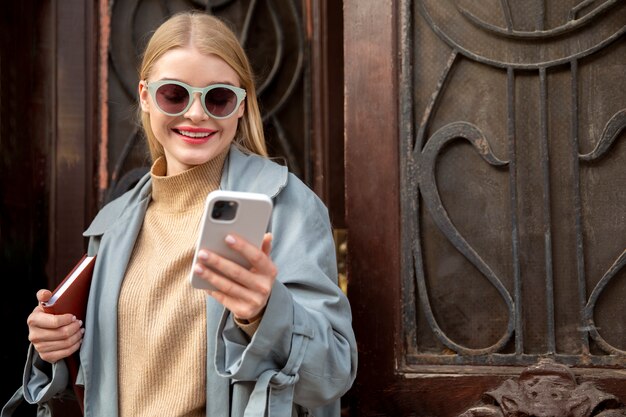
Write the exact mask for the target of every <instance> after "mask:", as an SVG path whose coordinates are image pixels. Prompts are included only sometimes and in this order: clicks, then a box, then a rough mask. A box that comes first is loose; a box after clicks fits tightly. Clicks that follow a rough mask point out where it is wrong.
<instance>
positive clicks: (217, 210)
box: [189, 190, 272, 290]
mask: <svg viewBox="0 0 626 417" xmlns="http://www.w3.org/2000/svg"><path fill="white" fill-rule="evenodd" d="M271 213H272V200H271V199H270V198H269V197H268V196H266V195H265V194H258V193H249V192H240V191H222V190H217V191H213V192H211V193H210V194H209V195H208V196H207V200H206V204H205V209H204V214H203V215H202V220H201V222H200V235H199V237H198V243H197V245H196V251H195V254H194V257H193V263H192V267H191V274H190V278H189V279H190V282H191V285H192V286H193V287H194V288H198V289H208V290H214V289H215V288H213V286H211V285H210V284H209V283H208V282H207V281H206V280H204V279H202V278H201V277H199V276H198V275H197V274H196V273H195V272H194V268H193V266H194V265H195V264H196V262H198V252H199V251H200V249H208V250H209V251H211V252H213V253H215V254H217V255H219V256H222V257H224V258H226V259H229V260H231V261H233V262H235V263H237V264H239V265H241V266H243V267H244V268H250V266H251V265H250V263H249V262H248V260H247V259H246V258H245V257H243V256H242V255H241V254H240V253H239V252H237V251H235V250H233V249H232V248H230V247H229V246H228V245H227V244H226V242H225V239H226V236H227V235H229V234H235V235H237V236H239V237H241V238H243V239H245V240H247V241H248V242H249V243H251V244H252V245H254V246H256V247H258V248H260V247H261V243H262V242H263V236H264V234H265V232H266V231H267V227H268V224H269V219H270V215H271Z"/></svg>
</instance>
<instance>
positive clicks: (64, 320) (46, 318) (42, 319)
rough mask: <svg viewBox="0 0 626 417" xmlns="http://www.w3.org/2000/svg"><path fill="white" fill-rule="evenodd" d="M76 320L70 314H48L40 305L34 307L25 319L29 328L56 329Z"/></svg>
mask: <svg viewBox="0 0 626 417" xmlns="http://www.w3.org/2000/svg"><path fill="white" fill-rule="evenodd" d="M76 321H77V319H76V317H75V316H74V315H72V314H48V313H46V312H45V311H44V310H43V308H42V307H41V306H37V307H35V309H34V310H33V312H32V313H31V314H30V315H29V316H28V318H27V319H26V323H27V324H28V327H29V328H39V329H58V328H60V327H63V326H67V325H68V324H71V323H74V322H76Z"/></svg>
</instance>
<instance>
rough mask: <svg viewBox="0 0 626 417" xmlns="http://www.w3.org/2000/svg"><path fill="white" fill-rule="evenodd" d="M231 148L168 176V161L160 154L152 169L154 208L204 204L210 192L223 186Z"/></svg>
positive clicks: (176, 209) (171, 209)
mask: <svg viewBox="0 0 626 417" xmlns="http://www.w3.org/2000/svg"><path fill="white" fill-rule="evenodd" d="M227 155H228V148H227V149H226V150H225V151H224V152H222V153H221V154H220V155H218V156H216V157H215V158H213V159H211V160H210V161H207V162H205V163H204V164H202V165H197V166H195V167H193V168H190V169H188V170H187V171H184V172H181V173H180V174H176V175H169V176H165V173H166V172H167V162H166V160H165V158H164V157H163V156H162V157H159V158H158V159H157V160H156V161H154V164H153V165H152V168H151V170H150V176H151V177H152V202H151V206H152V209H155V210H158V211H164V212H184V211H187V210H190V209H192V208H195V207H196V206H198V205H202V204H204V201H205V200H206V196H207V194H208V193H209V192H211V191H213V190H217V189H218V188H219V186H220V179H221V176H222V168H223V167H224V161H225V159H226V156H227Z"/></svg>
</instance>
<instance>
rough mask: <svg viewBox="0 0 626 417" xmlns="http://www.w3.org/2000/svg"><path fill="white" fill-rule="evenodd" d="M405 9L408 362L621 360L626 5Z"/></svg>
mask: <svg viewBox="0 0 626 417" xmlns="http://www.w3.org/2000/svg"><path fill="white" fill-rule="evenodd" d="M485 3H489V4H485ZM548 3H550V4H548ZM486 6H489V7H486ZM400 19H401V24H400V25H399V27H400V40H401V45H402V48H401V49H402V51H404V52H405V53H404V54H403V56H402V66H401V68H402V71H401V75H400V77H401V80H400V85H403V86H405V85H406V86H409V88H407V89H406V90H405V91H404V92H403V93H402V94H401V103H400V108H401V109H402V110H401V117H400V122H401V123H400V126H402V127H403V129H404V130H403V131H402V132H401V137H402V143H401V148H400V149H401V161H402V164H403V165H402V167H401V169H402V187H403V201H402V218H403V222H404V224H403V233H404V235H403V248H404V249H403V265H404V267H403V268H404V279H403V285H404V290H403V296H404V300H403V306H404V311H403V335H404V340H405V364H404V365H403V366H404V368H405V369H410V368H411V366H412V365H418V364H498V365H528V364H531V363H534V362H536V361H537V360H538V359H539V358H540V357H543V356H546V355H547V356H551V357H554V358H556V359H557V360H558V361H559V362H561V363H565V364H570V365H576V366H588V365H591V366H602V365H607V366H612V365H618V364H621V365H623V364H624V363H625V361H626V326H624V324H623V322H624V320H623V317H624V312H625V310H624V307H623V302H621V301H620V299H622V300H623V297H624V295H626V282H625V280H624V279H623V278H624V270H625V269H626V268H624V265H625V264H626V250H625V249H624V247H625V243H626V241H625V236H626V213H625V210H626V209H625V207H626V199H625V193H624V192H623V190H624V187H625V186H626V175H625V174H626V156H625V152H624V144H623V143H620V142H623V141H620V139H623V137H624V135H625V131H626V86H625V83H624V81H623V74H624V72H625V71H626V42H624V39H625V38H626V36H625V33H626V23H625V22H626V3H625V2H623V1H617V0H607V1H589V0H585V1H574V0H572V1H563V2H543V1H539V2H513V1H510V0H500V1H496V0H493V1H491V2H480V5H478V3H476V2H470V1H463V0H458V1H457V0H447V1H439V0H422V1H416V2H409V1H403V2H402V5H401V12H400ZM620 278H621V279H620ZM600 300H601V302H600Z"/></svg>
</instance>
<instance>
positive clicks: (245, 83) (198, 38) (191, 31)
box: [139, 12, 267, 161]
mask: <svg viewBox="0 0 626 417" xmlns="http://www.w3.org/2000/svg"><path fill="white" fill-rule="evenodd" d="M190 45H193V47H195V48H196V49H197V50H198V51H200V52H201V53H203V54H207V55H209V54H214V55H216V56H218V57H220V58H221V59H223V60H224V61H225V62H226V63H227V64H228V65H229V66H230V67H231V68H232V69H233V70H235V72H236V73H237V75H238V77H239V81H240V83H241V88H243V89H245V90H246V99H245V112H244V114H243V117H242V118H241V119H240V120H239V123H238V125H237V133H236V134H235V139H234V143H235V144H236V145H237V146H238V147H239V148H241V149H242V150H244V151H247V152H251V153H255V154H258V155H261V156H267V148H266V146H265V136H264V134H263V123H262V121H261V113H260V111H259V105H258V102H257V98H256V89H255V86H254V76H253V73H252V67H251V66H250V62H249V61H248V57H247V56H246V53H245V52H244V50H243V48H242V47H241V44H240V43H239V41H238V40H237V37H236V36H235V34H234V33H233V31H232V30H231V29H230V28H229V27H228V26H226V24H224V23H223V22H222V21H221V20H219V19H218V18H216V17H214V16H211V15H208V14H205V13H201V12H184V13H179V14H176V15H174V16H172V17H171V18H169V19H168V20H167V21H165V22H164V23H163V24H162V25H161V26H159V28H158V29H157V30H156V31H155V32H154V34H153V35H152V37H151V38H150V41H149V42H148V45H147V46H146V50H145V52H144V54H143V59H142V62H141V67H140V70H139V77H140V79H141V80H147V79H148V77H149V76H150V72H151V71H152V69H153V67H154V64H155V63H156V62H157V61H158V60H159V58H161V56H163V54H165V53H166V52H168V51H170V50H172V49H175V48H185V47H188V46H190ZM140 118H141V124H142V125H143V129H144V131H145V133H146V137H147V139H148V147H149V149H150V155H151V156H152V160H153V161H154V160H156V159H157V158H159V157H160V156H163V155H164V151H163V146H161V144H160V143H159V141H158V140H157V139H156V136H155V135H154V132H152V128H151V127H150V114H149V113H148V112H143V111H141V109H140Z"/></svg>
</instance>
